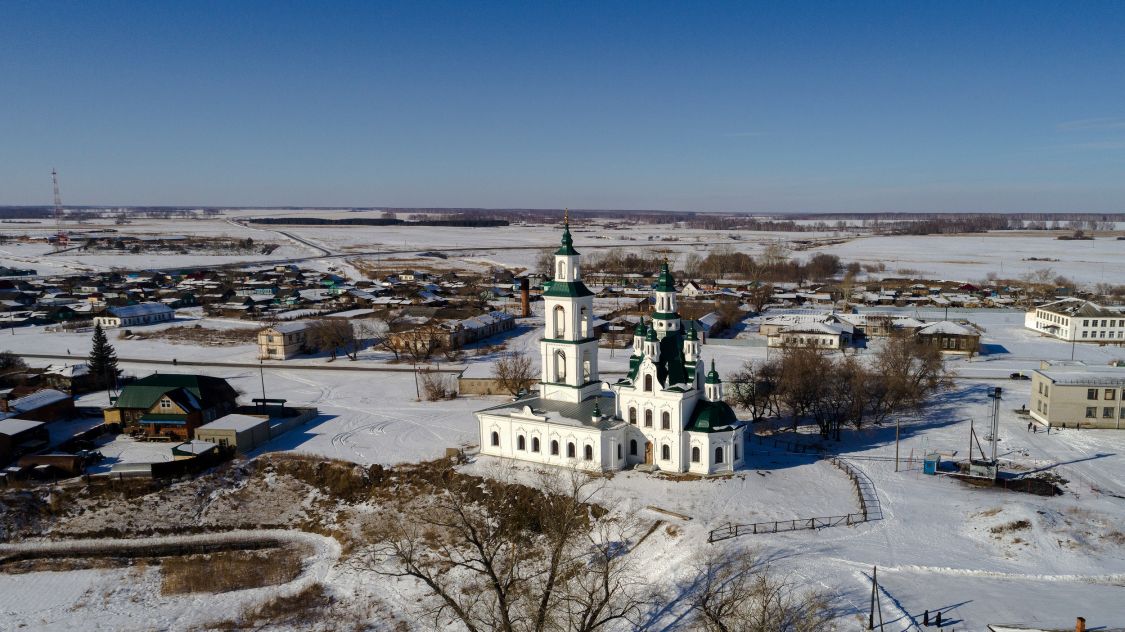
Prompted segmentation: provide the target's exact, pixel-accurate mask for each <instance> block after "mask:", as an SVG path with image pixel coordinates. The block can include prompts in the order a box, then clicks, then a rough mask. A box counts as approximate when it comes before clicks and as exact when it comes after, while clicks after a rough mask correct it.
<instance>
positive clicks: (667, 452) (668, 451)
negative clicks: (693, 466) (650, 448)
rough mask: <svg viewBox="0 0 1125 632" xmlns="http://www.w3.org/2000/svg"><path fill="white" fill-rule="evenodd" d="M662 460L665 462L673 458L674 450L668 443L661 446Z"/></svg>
mask: <svg viewBox="0 0 1125 632" xmlns="http://www.w3.org/2000/svg"><path fill="white" fill-rule="evenodd" d="M660 458H662V459H664V460H665V461H667V460H669V459H671V458H672V448H670V447H668V444H667V443H665V444H664V445H662V446H660Z"/></svg>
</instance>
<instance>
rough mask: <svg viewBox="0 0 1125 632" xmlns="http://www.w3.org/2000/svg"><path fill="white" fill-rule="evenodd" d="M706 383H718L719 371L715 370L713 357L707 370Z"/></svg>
mask: <svg viewBox="0 0 1125 632" xmlns="http://www.w3.org/2000/svg"><path fill="white" fill-rule="evenodd" d="M706 383H707V384H720V383H722V380H720V379H719V372H718V371H716V370H715V359H714V358H711V370H710V371H708V372H707V382H706Z"/></svg>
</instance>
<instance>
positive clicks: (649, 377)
mask: <svg viewBox="0 0 1125 632" xmlns="http://www.w3.org/2000/svg"><path fill="white" fill-rule="evenodd" d="M645 392H646V393H651V392H652V374H651V373H650V374H648V375H645Z"/></svg>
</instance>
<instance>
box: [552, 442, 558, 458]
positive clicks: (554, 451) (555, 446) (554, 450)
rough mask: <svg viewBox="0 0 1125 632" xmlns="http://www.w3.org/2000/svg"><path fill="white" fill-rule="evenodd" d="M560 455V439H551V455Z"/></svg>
mask: <svg viewBox="0 0 1125 632" xmlns="http://www.w3.org/2000/svg"><path fill="white" fill-rule="evenodd" d="M558 455H559V442H558V441H551V456H558Z"/></svg>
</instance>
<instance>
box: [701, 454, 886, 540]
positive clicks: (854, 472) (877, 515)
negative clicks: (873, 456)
mask: <svg viewBox="0 0 1125 632" xmlns="http://www.w3.org/2000/svg"><path fill="white" fill-rule="evenodd" d="M780 443H789V442H787V441H782V442H780ZM831 462H832V465H834V466H836V467H838V468H840V470H841V471H843V472H844V473H845V474H847V475H848V478H849V479H851V481H852V484H853V485H855V491H856V496H858V498H859V512H858V513H849V514H844V515H842V516H818V517H815V518H794V519H791V520H767V521H765V522H751V523H748V524H734V523H729V522H728V523H727V524H726V525H725V526H723V527H719V528H718V529H712V530H711V532H710V533H708V535H707V541H708V542H711V543H714V542H719V541H721V540H729V539H730V538H736V537H738V536H740V535H752V534H759V533H784V532H787V531H803V530H807V529H822V528H824V527H838V526H841V525H843V526H848V527H850V526H852V525H855V524H860V523H863V522H868V521H870V520H882V519H883V510H882V509H881V507H880V505H879V494H878V493H877V492H876V491H875V485H874V484H873V483H872V482H871V479H869V478H868V477H867V474H864V473H863V471H862V470H860V469H859V468H857V467H856V466H854V465H852V464H851V463H848V462H847V461H845V460H844V459H840V458H833V459H832V460H831Z"/></svg>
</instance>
